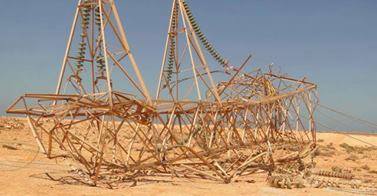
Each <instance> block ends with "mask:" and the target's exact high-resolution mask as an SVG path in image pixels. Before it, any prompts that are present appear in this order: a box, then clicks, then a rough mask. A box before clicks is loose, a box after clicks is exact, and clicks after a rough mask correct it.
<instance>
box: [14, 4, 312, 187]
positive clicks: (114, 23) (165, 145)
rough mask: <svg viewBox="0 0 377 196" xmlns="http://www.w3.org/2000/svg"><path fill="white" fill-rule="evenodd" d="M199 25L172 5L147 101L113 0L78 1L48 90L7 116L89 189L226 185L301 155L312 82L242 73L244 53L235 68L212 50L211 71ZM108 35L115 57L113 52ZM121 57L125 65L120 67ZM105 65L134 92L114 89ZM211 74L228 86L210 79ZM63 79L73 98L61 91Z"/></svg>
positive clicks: (306, 149)
mask: <svg viewBox="0 0 377 196" xmlns="http://www.w3.org/2000/svg"><path fill="white" fill-rule="evenodd" d="M79 24H80V25H81V29H79ZM96 28H97V29H96ZM197 28H198V27H197V24H196V23H194V22H193V17H192V13H191V11H190V10H189V9H188V5H187V3H186V2H185V1H184V0H173V6H172V11H171V18H170V23H169V29H168V35H167V40H166V45H165V50H164V55H163V62H162V65H161V71H160V75H159V82H158V86H157V94H156V99H155V100H152V99H151V96H150V93H149V91H148V89H147V87H146V85H145V82H144V80H143V77H142V74H141V72H140V70H139V68H138V65H137V63H136V61H135V59H134V57H133V55H132V53H131V51H130V47H129V44H128V41H127V38H126V34H125V32H124V27H123V25H122V23H121V21H120V17H119V14H118V11H117V8H116V6H115V3H114V0H110V1H104V0H79V3H78V6H77V9H76V14H75V18H74V22H73V25H72V28H71V32H70V36H69V40H68V45H67V50H66V53H65V56H64V59H63V64H62V69H61V72H60V76H59V79H58V85H57V89H56V92H55V94H25V95H24V96H21V97H20V98H18V99H17V100H16V101H15V102H14V103H13V104H12V105H11V106H10V107H9V108H8V110H7V112H8V113H12V114H24V115H26V116H27V118H28V121H29V124H30V127H31V131H32V133H33V137H34V138H35V139H36V141H37V144H38V145H39V147H40V148H41V150H42V152H44V153H45V154H46V155H47V157H49V158H57V157H60V156H69V157H71V158H72V159H74V160H76V161H77V162H78V163H80V164H81V165H82V168H83V169H85V171H86V173H87V174H88V176H90V177H91V180H92V182H93V183H94V184H98V183H100V182H104V181H106V183H112V182H115V181H114V180H110V179H113V178H109V176H123V178H122V179H134V178H136V177H138V176H145V175H153V174H156V173H159V174H164V173H168V174H174V175H176V176H178V177H201V178H205V179H211V180H217V181H222V182H226V183H229V182H232V181H235V180H236V179H238V178H239V177H241V176H244V175H249V174H251V173H253V171H256V169H262V170H267V171H271V170H273V169H274V168H275V166H276V165H279V164H291V163H292V162H297V161H300V160H301V159H303V158H304V157H306V156H308V155H309V154H310V153H311V152H312V151H313V150H314V148H315V145H316V135H315V134H316V127H315V121H314V112H315V108H316V105H317V101H318V98H317V95H316V85H315V84H313V83H310V82H308V81H306V80H305V79H301V80H297V79H293V78H290V77H287V76H283V75H280V74H276V73H273V72H267V73H263V72H261V71H257V72H253V73H247V72H245V71H243V69H244V67H245V66H246V65H247V64H248V62H249V60H250V59H251V56H250V57H249V58H247V60H246V61H245V62H244V63H243V64H242V65H241V66H239V67H235V66H231V65H230V63H229V62H228V61H225V60H223V59H221V58H220V57H219V55H218V53H214V52H213V50H210V53H212V54H214V55H213V56H214V57H218V58H217V60H218V61H219V62H221V63H222V64H223V66H224V69H221V70H220V71H219V70H215V71H213V70H211V68H210V66H209V61H208V60H207V59H206V54H205V52H204V49H203V48H202V46H203V43H202V44H201V43H200V40H202V39H203V36H202V35H197ZM79 33H80V34H79ZM77 35H79V36H77ZM75 36H76V37H75ZM111 36H112V37H111ZM179 36H182V37H179ZM75 38H76V39H79V40H80V38H81V42H80V47H78V53H79V56H74V55H73V53H74V51H73V46H72V43H73V40H74V39H75ZM110 38H113V40H116V41H115V42H116V43H118V44H120V45H119V46H120V48H121V52H120V53H119V52H117V53H116V52H114V51H112V50H111V48H112V47H113V46H112V45H111V44H110V42H107V41H108V40H111V39H110ZM179 44H180V45H179ZM204 45H206V47H207V49H208V48H210V49H212V48H211V47H208V43H206V44H204ZM180 47H181V48H180ZM88 51H89V53H87V52H88ZM185 58H186V60H187V59H188V63H187V62H185V60H184V59H185ZM125 59H128V60H129V64H131V68H132V69H130V68H129V67H127V68H126V67H124V66H123V65H124V64H125ZM185 66H186V68H185ZM96 67H97V68H96ZM112 67H115V68H118V71H119V72H120V73H122V74H124V77H125V78H126V79H127V81H128V85H129V86H130V87H131V88H133V90H130V91H129V92H126V93H124V92H121V91H118V90H116V89H114V86H113V81H112ZM131 71H132V72H131ZM216 72H220V73H222V74H223V75H225V78H226V80H224V81H219V80H216V79H217V78H216V77H215V76H213V74H214V73H216ZM85 73H86V74H87V75H88V77H86V78H85V77H84V76H83V75H84V74H85ZM188 73H189V74H188ZM134 77H135V78H134ZM173 77H174V80H172V78H173ZM223 78H224V77H223ZM84 82H89V84H85V83H84ZM64 83H65V85H66V86H69V87H70V88H71V89H72V91H73V93H68V94H66V93H64V92H63V90H62V88H63V86H64ZM183 83H189V85H188V86H190V84H192V85H191V86H192V87H193V88H195V90H194V92H192V91H190V90H189V89H185V87H184V86H182V84H183ZM184 94H188V95H189V96H186V95H184ZM193 95H196V96H193ZM287 145H288V146H289V145H291V146H295V147H296V148H295V150H292V149H291V148H286V146H287Z"/></svg>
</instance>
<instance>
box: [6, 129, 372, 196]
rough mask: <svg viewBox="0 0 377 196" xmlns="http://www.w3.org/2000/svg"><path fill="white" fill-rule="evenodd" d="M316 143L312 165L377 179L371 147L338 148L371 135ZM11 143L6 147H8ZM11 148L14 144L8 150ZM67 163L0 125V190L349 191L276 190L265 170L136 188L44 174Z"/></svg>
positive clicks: (326, 137) (23, 132)
mask: <svg viewBox="0 0 377 196" xmlns="http://www.w3.org/2000/svg"><path fill="white" fill-rule="evenodd" d="M317 137H318V138H317V139H318V141H319V142H318V144H319V146H320V148H319V149H320V151H319V156H318V157H317V158H316V160H315V161H316V163H317V168H321V169H330V168H331V167H332V166H340V167H343V168H349V169H351V170H352V171H353V172H354V173H355V174H356V176H360V177H365V178H371V179H377V174H376V173H377V156H376V150H374V151H373V150H372V151H368V150H366V151H359V152H354V151H348V152H347V150H346V149H345V148H344V147H341V146H342V145H344V143H346V144H348V145H349V146H360V147H365V146H368V145H369V146H370V145H376V146H377V136H376V135H361V134H360V135H357V134H353V135H345V134H337V133H318V135H317ZM9 147H10V148H9ZM12 147H15V149H13V148H12ZM69 169H70V166H69V162H67V161H60V162H59V163H56V161H55V160H49V159H47V158H46V157H45V156H44V155H43V154H41V153H38V148H37V146H36V144H35V142H34V140H33V138H32V135H31V133H30V131H29V129H28V128H27V127H25V128H23V129H7V128H4V127H3V128H1V127H0V195H280V196H281V195H332V196H335V195H352V194H351V193H346V192H341V191H336V190H332V189H328V188H325V189H314V188H302V189H291V190H286V189H277V188H272V187H270V186H269V185H268V184H267V183H266V181H265V179H266V175H267V174H265V173H260V174H258V175H255V176H253V177H252V178H253V180H255V182H252V183H246V182H242V183H233V184H221V183H217V182H210V181H201V180H185V179H172V178H170V177H167V178H166V179H164V180H161V181H150V182H148V183H143V184H138V185H137V186H135V187H125V188H120V189H115V190H111V189H106V188H98V187H89V186H83V185H67V184H62V183H60V182H56V181H52V180H50V179H48V178H47V177H46V175H45V173H49V174H62V173H66V172H67V171H68V170H69Z"/></svg>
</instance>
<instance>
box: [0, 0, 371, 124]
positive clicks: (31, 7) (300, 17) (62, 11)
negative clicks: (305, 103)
mask: <svg viewBox="0 0 377 196" xmlns="http://www.w3.org/2000/svg"><path fill="white" fill-rule="evenodd" d="M2 1H4V0H2ZM116 1H117V2H118V3H117V4H118V7H119V12H120V15H121V18H122V19H123V23H124V24H125V27H126V31H127V33H128V38H129V42H130V44H131V47H132V49H133V51H134V54H135V57H136V59H137V62H138V63H139V65H140V67H141V70H142V73H143V75H144V77H145V80H146V82H147V85H148V87H149V88H150V89H151V90H152V91H153V92H154V88H155V86H156V85H155V83H156V81H157V79H158V78H157V75H158V71H159V68H160V61H161V56H162V52H163V51H162V50H163V45H164V41H165V34H166V29H167V25H168V24H167V23H168V18H169V14H170V13H169V12H170V8H171V0H116ZM187 1H188V2H189V4H190V6H191V8H192V10H193V13H194V15H195V16H196V18H197V20H198V22H199V24H200V25H201V27H202V30H203V32H204V33H205V34H206V35H207V37H208V38H209V39H210V40H211V42H212V43H213V44H214V45H215V46H216V48H218V49H219V51H221V53H222V54H223V55H224V56H226V57H228V58H229V59H231V60H232V62H241V60H242V59H243V58H244V57H246V55H247V54H249V53H252V54H253V55H254V63H253V65H252V66H254V67H257V66H264V65H266V64H269V63H274V64H275V65H276V66H278V67H279V68H280V69H281V70H282V71H283V72H285V73H289V74H290V75H292V76H294V77H302V76H307V77H308V78H309V79H310V80H311V81H313V82H315V83H317V84H318V85H319V94H320V98H321V102H322V103H323V104H325V105H330V106H332V107H334V108H337V109H340V110H342V111H345V112H347V113H350V114H352V115H355V116H359V117H361V118H364V119H367V120H369V121H373V122H377V87H376V85H377V11H376V10H377V1H375V0H332V1H328V0H315V1H309V0H285V1H276V0H264V1H262V0H258V1H257V0H187ZM76 3H77V2H76V0H33V1H29V0H23V1H20V0H18V1H16V0H13V1H6V2H5V1H4V2H3V4H2V6H0V68H1V70H0V92H1V93H0V99H1V101H0V110H1V112H0V113H1V114H4V112H3V111H4V110H5V108H6V106H8V105H9V104H10V103H11V102H12V100H14V99H15V98H16V97H17V96H19V95H21V94H23V93H25V92H32V93H41V92H53V91H54V88H55V85H56V80H57V76H58V72H59V69H60V64H61V61H62V58H63V55H64V50H65V45H66V41H67V37H68V33H69V27H70V25H71V23H72V19H73V13H74V9H75V5H76ZM152 94H154V93H152Z"/></svg>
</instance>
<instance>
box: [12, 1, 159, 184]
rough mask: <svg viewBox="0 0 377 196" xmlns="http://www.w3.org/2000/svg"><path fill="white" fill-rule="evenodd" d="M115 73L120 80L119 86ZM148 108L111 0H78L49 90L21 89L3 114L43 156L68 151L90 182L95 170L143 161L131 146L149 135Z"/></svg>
mask: <svg viewBox="0 0 377 196" xmlns="http://www.w3.org/2000/svg"><path fill="white" fill-rule="evenodd" d="M124 65H127V66H124ZM116 73H121V74H123V77H122V78H120V80H121V79H125V80H126V82H124V83H123V84H122V86H120V87H119V86H118V87H116V86H115V84H114V82H113V77H115V76H114V75H115V74H116ZM116 88H118V89H120V88H123V89H126V91H127V93H122V92H120V91H116ZM151 105H152V100H151V98H150V95H149V92H148V90H147V88H146V86H145V84H144V80H143V77H142V75H141V73H140V71H139V68H138V65H137V64H136V62H135V59H134V57H133V55H132V52H131V51H130V47H129V44H128V41H127V38H126V34H125V31H124V29H123V26H122V23H121V20H120V18H119V15H118V10H117V7H116V6H115V4H114V1H112V0H111V1H104V0H79V3H78V5H77V9H76V14H75V17H74V22H73V25H72V28H71V33H70V37H69V40H68V45H67V50H66V54H65V56H64V60H63V64H62V68H61V73H60V77H59V80H58V85H57V89H56V93H55V94H26V95H24V96H22V97H20V98H19V99H18V100H17V101H16V102H15V103H14V104H12V106H11V107H10V108H9V109H8V112H9V113H14V114H26V115H27V117H28V120H29V123H30V127H31V129H32V131H33V135H34V137H35V139H36V140H37V142H38V144H39V146H40V148H41V149H42V151H43V152H44V153H46V154H47V156H48V157H50V158H53V157H56V156H60V155H64V156H66V155H69V156H71V157H72V158H74V159H75V160H77V161H79V162H80V163H81V164H82V165H83V166H84V168H85V169H86V170H87V172H88V174H89V175H90V176H92V178H93V180H94V181H97V180H98V177H99V176H98V174H99V173H100V172H101V171H102V170H103V169H105V170H106V169H108V168H110V167H115V168H116V167H120V168H127V167H128V164H135V163H139V162H142V159H145V158H144V156H143V151H144V150H143V149H140V153H139V154H137V156H136V153H137V152H135V151H134V148H135V147H134V143H135V146H136V145H138V144H142V143H143V142H145V141H146V140H147V139H148V137H149V133H148V130H149V129H150V126H151V124H150V120H149V119H150V117H149V115H151V114H153V108H152V107H150V106H151ZM122 127H127V130H128V131H130V130H134V131H135V133H137V134H138V135H137V136H134V137H131V136H130V135H131V133H126V132H125V131H123V130H121V128H122ZM144 131H145V132H144ZM144 137H145V138H144ZM137 148H141V147H140V146H137ZM135 157H137V158H135Z"/></svg>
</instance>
